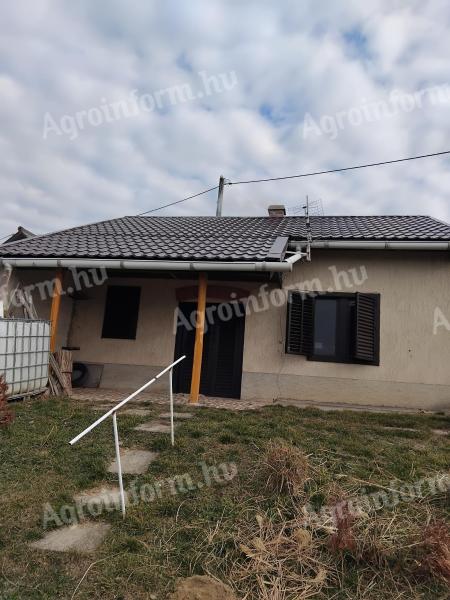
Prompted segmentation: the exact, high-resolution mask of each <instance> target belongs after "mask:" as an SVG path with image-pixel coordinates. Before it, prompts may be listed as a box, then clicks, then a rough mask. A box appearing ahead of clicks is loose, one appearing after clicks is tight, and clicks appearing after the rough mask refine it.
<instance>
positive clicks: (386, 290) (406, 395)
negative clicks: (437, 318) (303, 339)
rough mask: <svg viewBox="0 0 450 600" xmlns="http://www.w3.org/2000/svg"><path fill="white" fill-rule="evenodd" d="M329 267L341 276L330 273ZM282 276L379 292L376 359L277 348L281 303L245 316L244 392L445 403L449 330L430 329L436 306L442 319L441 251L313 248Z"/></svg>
mask: <svg viewBox="0 0 450 600" xmlns="http://www.w3.org/2000/svg"><path fill="white" fill-rule="evenodd" d="M351 269H355V271H354V274H352V272H351ZM334 272H341V275H340V276H339V277H338V278H337V279H336V276H334V275H333V273H334ZM345 272H346V273H347V276H345ZM313 279H316V280H317V281H316V282H315V285H311V280H313ZM308 281H309V282H310V283H308ZM337 282H339V284H340V285H337ZM284 283H285V285H287V286H288V285H296V286H298V287H299V288H300V289H305V290H306V289H314V288H317V287H318V284H320V286H321V289H323V290H329V291H331V290H334V291H336V290H338V291H349V292H355V291H363V292H377V293H380V294H381V315H380V366H371V365H370V366H369V365H367V366H366V365H360V364H339V363H329V362H316V361H308V360H307V359H306V358H305V357H303V356H295V355H289V354H285V352H284V347H285V329H286V328H285V323H286V306H285V305H283V306H281V307H278V308H276V307H275V308H271V309H270V310H267V311H261V312H255V313H254V314H251V315H250V316H248V318H247V321H246V335H245V349H244V373H245V375H244V378H243V395H244V396H246V397H252V396H261V395H264V396H266V397H271V396H272V397H280V396H281V397H295V398H301V399H307V400H316V401H328V402H331V401H339V402H352V403H355V402H356V403H360V404H369V403H370V404H386V405H389V404H394V405H398V406H417V407H420V406H422V404H423V405H425V406H431V405H433V407H435V408H437V407H442V406H445V405H449V406H450V367H449V365H450V332H449V331H448V330H447V329H446V328H445V327H438V328H437V330H436V333H435V334H434V333H433V326H434V315H435V309H436V307H438V308H439V309H440V310H441V311H442V312H443V314H445V315H446V317H447V319H449V320H450V262H449V258H448V253H440V252H428V253H418V252H410V251H408V252H398V251H387V252H383V253H380V252H371V251H361V252H359V253H357V252H350V251H339V252H333V253H331V252H330V251H326V250H322V251H319V250H317V251H313V255H312V261H311V262H310V263H304V262H302V263H296V265H295V267H294V271H293V272H292V273H291V274H289V275H288V276H286V277H285V280H284ZM347 283H348V284H349V285H347ZM319 289H320V288H319ZM261 373H264V374H266V375H265V376H264V377H261V376H260V374H261ZM423 384H426V385H423ZM426 386H430V387H428V388H427V387H426ZM432 388H433V389H432Z"/></svg>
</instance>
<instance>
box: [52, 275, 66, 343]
mask: <svg viewBox="0 0 450 600" xmlns="http://www.w3.org/2000/svg"><path fill="white" fill-rule="evenodd" d="M62 280H63V270H62V269H56V277H55V286H54V288H53V296H52V307H51V310H50V352H54V351H55V348H56V333H57V331H58V318H59V307H60V305H61V292H62Z"/></svg>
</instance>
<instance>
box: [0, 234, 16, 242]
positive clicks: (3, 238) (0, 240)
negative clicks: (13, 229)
mask: <svg viewBox="0 0 450 600" xmlns="http://www.w3.org/2000/svg"><path fill="white" fill-rule="evenodd" d="M12 235H14V234H13V233H8V235H5V237H2V238H0V242H3V240H6V238H9V237H11V236H12Z"/></svg>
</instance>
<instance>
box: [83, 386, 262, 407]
mask: <svg viewBox="0 0 450 600" xmlns="http://www.w3.org/2000/svg"><path fill="white" fill-rule="evenodd" d="M135 391H136V390H132V389H130V390H127V389H124V390H117V389H114V390H110V389H105V388H74V389H73V390H72V394H71V397H72V398H73V399H74V400H79V401H82V402H91V403H94V402H98V403H99V404H100V405H106V404H107V403H109V404H111V405H113V404H117V403H118V402H120V400H123V399H124V398H126V397H127V396H129V395H130V394H132V393H133V392H135ZM141 403H145V404H146V403H152V404H163V405H164V406H165V407H166V408H168V406H169V395H168V393H167V392H145V391H144V392H141V393H140V394H139V396H136V398H133V400H131V401H130V404H141ZM174 404H177V405H179V406H183V405H187V404H189V394H174ZM270 404H273V401H272V400H234V399H232V398H215V397H210V396H208V397H206V396H202V395H200V398H199V403H198V405H195V404H190V405H189V407H192V408H197V406H198V407H203V406H204V407H208V408H225V409H228V410H255V409H258V408H261V407H262V406H267V405H270Z"/></svg>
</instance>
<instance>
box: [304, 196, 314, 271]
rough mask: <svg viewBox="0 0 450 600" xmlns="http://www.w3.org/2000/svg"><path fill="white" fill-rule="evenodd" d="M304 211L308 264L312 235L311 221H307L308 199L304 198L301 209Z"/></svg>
mask: <svg viewBox="0 0 450 600" xmlns="http://www.w3.org/2000/svg"><path fill="white" fill-rule="evenodd" d="M303 208H304V210H305V217H306V260H307V261H308V262H310V261H311V242H312V233H311V221H310V219H309V198H308V196H306V204H305V206H304V207H303Z"/></svg>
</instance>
